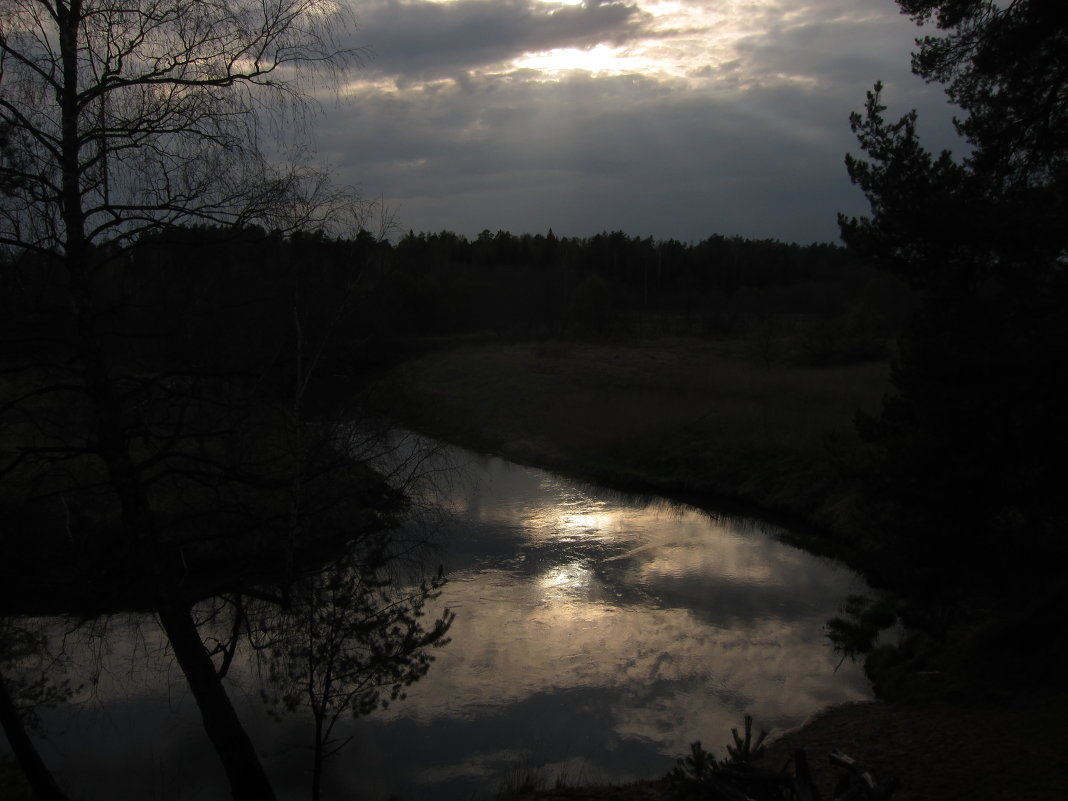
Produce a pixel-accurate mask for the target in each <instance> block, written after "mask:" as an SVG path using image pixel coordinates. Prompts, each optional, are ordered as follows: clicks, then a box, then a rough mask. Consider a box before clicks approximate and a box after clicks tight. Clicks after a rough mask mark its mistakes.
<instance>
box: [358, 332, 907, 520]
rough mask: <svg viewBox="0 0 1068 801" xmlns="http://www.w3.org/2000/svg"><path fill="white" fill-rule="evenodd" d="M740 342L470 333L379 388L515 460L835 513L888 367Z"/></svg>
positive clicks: (404, 409) (451, 431) (628, 484)
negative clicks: (795, 359)
mask: <svg viewBox="0 0 1068 801" xmlns="http://www.w3.org/2000/svg"><path fill="white" fill-rule="evenodd" d="M749 353H750V349H749V348H748V347H747V345H746V343H732V342H710V341H707V340H658V341H655V342H652V343H644V344H624V345H612V344H601V343H591V344H581V343H549V344H503V343H492V344H481V345H470V346H466V347H462V348H458V349H455V350H450V351H444V352H437V353H432V354H430V355H427V356H424V357H422V358H420V359H417V360H414V361H411V362H408V363H406V364H404V365H403V366H402V367H401V368H399V369H398V370H396V371H394V373H392V374H391V376H390V377H389V378H388V379H386V381H385V382H383V383H381V384H379V385H378V386H377V388H376V390H377V391H376V395H375V397H376V400H377V403H378V405H379V406H380V407H382V408H385V409H386V410H388V411H391V412H392V413H393V414H394V415H395V416H396V417H397V418H398V419H400V420H401V421H404V422H406V423H409V424H411V425H413V426H415V427H418V428H422V429H424V430H426V431H428V432H430V433H434V434H438V435H441V436H443V437H445V438H447V439H452V440H455V441H458V442H461V443H464V444H468V445H471V446H473V447H476V448H480V449H484V450H490V451H494V452H498V453H501V454H503V455H506V456H509V457H511V458H514V459H517V460H519V461H527V462H532V463H536V464H539V465H543V466H548V467H553V468H556V469H560V470H563V471H565V472H569V473H572V474H576V475H579V476H583V477H588V478H591V479H595V480H598V481H602V482H606V483H609V484H613V485H616V486H620V487H623V488H641V489H647V490H655V491H659V492H663V493H667V494H675V495H682V496H690V497H693V496H698V497H712V496H718V497H719V498H731V499H736V500H741V501H745V502H748V503H752V504H755V505H758V506H761V507H763V508H765V509H768V510H778V511H783V512H790V513H793V514H796V515H798V516H801V517H805V518H808V519H810V520H815V521H818V522H821V523H823V524H833V520H832V519H831V518H832V517H833V516H834V514H836V513H837V512H836V511H835V510H836V509H837V508H839V507H840V506H841V502H842V499H841V498H834V497H832V496H834V495H835V490H836V485H837V483H838V475H839V472H838V470H837V469H836V467H835V464H834V460H835V459H836V458H839V457H840V456H841V455H842V454H843V453H845V452H847V451H848V450H849V448H850V447H851V440H852V436H853V433H852V418H853V415H854V414H855V412H856V410H857V409H858V408H867V409H873V408H876V407H877V405H878V402H879V399H880V398H881V397H882V395H883V394H884V392H885V391H886V387H887V377H888V367H887V365H886V364H885V363H875V362H868V363H860V364H851V365H844V366H837V367H829V368H811V367H797V366H789V365H782V364H772V365H771V366H770V368H769V367H766V366H765V365H764V364H763V362H761V361H759V360H755V359H753V358H752V357H751V355H749ZM832 439H833V440H834V441H835V442H837V445H836V446H835V448H832V447H831V445H830V443H831V441H832Z"/></svg>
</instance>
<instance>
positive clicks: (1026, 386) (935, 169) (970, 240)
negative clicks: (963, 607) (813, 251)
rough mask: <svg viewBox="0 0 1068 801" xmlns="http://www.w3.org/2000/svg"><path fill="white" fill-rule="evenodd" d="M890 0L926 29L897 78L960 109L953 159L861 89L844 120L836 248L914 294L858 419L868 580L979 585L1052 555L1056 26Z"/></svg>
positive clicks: (1065, 238)
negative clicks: (885, 377)
mask: <svg viewBox="0 0 1068 801" xmlns="http://www.w3.org/2000/svg"><path fill="white" fill-rule="evenodd" d="M898 2H899V4H900V6H901V7H902V9H903V11H904V12H905V13H908V14H910V15H911V16H912V17H913V18H914V19H915V20H916V21H917V22H920V23H926V22H930V21H932V20H933V21H934V22H935V23H936V24H937V25H938V27H939V28H940V29H941V30H942V35H938V36H928V37H927V38H925V39H923V40H922V41H919V42H918V46H919V49H918V51H917V52H916V53H915V54H914V56H913V68H914V71H915V72H916V73H917V74H918V75H920V76H922V77H923V78H925V79H926V80H928V81H933V82H939V83H943V84H944V85H945V88H946V92H947V94H948V95H949V97H950V99H951V100H952V101H953V102H954V103H956V104H957V105H958V106H959V107H960V108H961V109H962V111H963V116H962V117H961V118H960V119H959V120H957V122H956V125H957V130H958V132H959V134H960V135H961V137H962V138H963V150H964V155H962V156H956V157H955V156H954V155H952V154H951V153H948V152H942V153H940V154H937V155H936V154H933V153H931V152H929V151H928V150H926V149H925V148H924V147H923V146H922V144H921V142H920V138H919V135H918V132H917V126H918V122H919V121H918V118H917V115H916V113H915V112H911V113H909V114H907V115H905V116H904V117H902V118H900V119H899V120H897V121H890V120H887V119H886V117H885V116H884V113H885V111H886V107H885V106H884V105H883V101H882V94H881V90H882V87H881V86H880V85H878V84H877V85H876V87H875V90H874V91H872V92H870V93H869V94H868V100H867V105H866V109H865V112H864V113H863V114H854V115H853V117H852V120H851V122H852V128H853V130H854V132H855V133H856V134H857V137H858V140H859V143H860V147H861V149H862V150H863V151H864V153H865V154H866V158H855V157H852V156H850V157H847V167H848V171H849V175H850V177H851V178H852V180H853V181H854V183H856V184H857V185H858V186H860V188H861V189H862V190H863V191H864V193H865V195H866V196H867V198H868V200H869V201H870V204H871V215H870V216H869V217H862V218H859V219H857V218H845V217H842V218H841V220H840V222H841V228H842V235H843V238H844V239H845V241H846V242H847V243H848V244H849V245H850V246H851V247H852V248H854V249H856V250H857V251H859V252H860V253H862V254H863V256H864V257H865V258H866V259H867V260H869V261H870V262H872V263H874V264H876V265H878V266H880V267H882V268H884V269H887V270H890V271H892V272H893V273H895V274H897V275H899V276H902V277H903V278H905V279H907V280H908V281H909V282H910V283H911V284H912V286H913V287H914V288H916V289H917V290H918V291H919V292H920V293H921V298H922V300H921V302H920V307H919V309H918V311H917V312H916V314H915V315H914V317H913V319H912V321H911V323H910V324H909V325H908V327H907V330H906V331H905V333H904V335H903V336H902V337H901V339H900V355H899V358H898V360H897V362H896V365H895V368H894V372H893V392H892V393H891V394H890V395H889V396H888V397H887V398H886V400H885V402H884V406H883V409H882V412H881V414H879V415H875V416H869V415H861V416H860V417H859V418H858V425H859V430H860V432H861V434H862V435H863V437H864V439H865V440H866V441H867V443H869V445H870V446H871V448H872V462H871V464H870V465H869V469H868V470H867V471H866V472H865V476H866V479H867V481H866V484H867V491H868V495H869V498H870V507H869V510H868V524H869V525H870V526H871V527H872V528H873V529H874V534H875V536H877V537H878V538H879V539H880V541H881V542H882V543H883V544H884V545H885V554H884V555H885V556H887V557H889V558H888V559H885V560H883V561H882V566H883V568H884V569H886V570H888V571H890V572H892V573H893V575H892V576H884V578H891V579H892V580H894V581H895V582H897V583H902V582H906V583H909V584H911V585H912V588H913V589H914V590H918V591H919V590H922V591H924V592H932V591H935V590H938V589H941V590H948V591H950V592H955V591H958V590H960V589H961V588H962V587H968V586H973V587H974V586H976V585H977V583H979V584H983V585H984V591H986V592H994V591H996V590H997V588H998V587H1003V586H1006V585H1011V582H1007V581H1003V579H1005V578H1006V577H1010V576H1011V575H1012V574H1013V572H1014V571H1015V570H1018V569H1020V568H1021V567H1022V566H1023V565H1025V564H1026V565H1029V566H1030V568H1031V569H1032V570H1040V571H1041V570H1043V569H1054V568H1056V567H1057V563H1058V561H1059V560H1058V559H1057V558H1056V557H1055V554H1059V553H1061V552H1062V550H1063V536H1062V535H1061V534H1060V531H1061V527H1062V523H1063V511H1062V506H1063V504H1062V503H1061V501H1060V495H1061V487H1060V479H1059V478H1058V475H1059V474H1060V472H1061V463H1062V461H1063V454H1064V452H1065V448H1066V447H1068V418H1066V417H1065V415H1064V409H1065V408H1066V404H1068V378H1066V376H1065V374H1064V371H1063V370H1061V369H1060V368H1059V367H1058V365H1063V364H1064V363H1065V362H1066V360H1068V226H1066V225H1065V223H1064V221H1065V220H1066V219H1068V163H1066V158H1065V157H1066V155H1068V129H1066V124H1068V14H1065V9H1064V4H1063V3H1061V2H1058V1H1057V0H1013V2H1011V3H996V2H990V1H989V0H898ZM991 578H993V579H996V580H995V581H993V582H991V581H990V579H991Z"/></svg>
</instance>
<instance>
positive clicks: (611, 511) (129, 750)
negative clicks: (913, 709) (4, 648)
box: [41, 448, 870, 801]
mask: <svg viewBox="0 0 1068 801" xmlns="http://www.w3.org/2000/svg"><path fill="white" fill-rule="evenodd" d="M442 458H444V460H445V463H446V465H445V467H442V465H441V464H438V465H437V467H438V468H441V469H435V470H433V471H431V473H432V475H434V476H435V477H436V479H435V480H432V481H429V482H425V483H423V484H422V485H421V487H420V489H419V490H418V493H417V494H418V496H419V501H420V504H419V508H420V509H421V510H422V513H421V514H420V515H419V516H418V517H417V519H414V520H413V521H412V522H411V523H410V524H409V525H408V531H407V534H408V535H409V536H412V537H415V538H424V536H425V538H426V539H427V540H428V544H427V546H426V547H425V549H424V551H423V556H422V558H423V559H424V561H426V562H427V563H428V564H435V565H436V564H437V562H440V563H441V564H442V565H443V566H444V568H445V572H446V575H447V577H448V584H447V585H446V587H445V589H444V591H443V593H442V595H441V597H440V598H439V599H438V600H437V601H436V602H435V603H436V604H440V605H443V606H447V607H448V608H450V609H452V610H453V611H455V613H456V620H455V623H454V624H453V627H452V629H451V632H450V636H451V642H450V643H449V644H448V645H447V646H445V647H444V648H442V649H440V650H438V651H436V656H437V660H436V661H435V662H434V664H433V665H432V667H431V669H430V672H429V674H428V675H427V676H426V677H424V678H423V679H422V680H421V681H419V682H418V683H416V684H415V685H413V686H412V687H411V688H409V690H408V693H407V698H406V699H405V700H403V701H398V702H396V703H394V704H393V705H391V706H390V707H389V708H388V709H386V710H384V711H380V712H376V713H374V714H372V715H370V716H368V717H366V718H360V719H357V720H355V721H352V720H345V721H344V722H343V723H342V724H341V725H342V730H341V731H340V733H341V735H342V736H345V737H351V738H352V739H351V742H349V743H348V745H347V746H346V747H345V748H344V750H342V751H341V753H340V754H339V755H338V756H336V757H335V758H333V759H332V760H331V761H330V762H329V763H328V764H327V770H326V792H325V794H324V797H325V798H345V799H350V798H361V799H386V798H390V797H397V798H405V799H415V798H426V797H433V798H435V799H439V800H440V801H452V800H453V799H456V801H460V800H461V799H479V798H492V797H493V796H494V795H495V793H496V791H497V790H498V788H499V787H500V786H501V785H502V783H505V782H507V781H509V778H511V779H512V780H514V779H516V778H517V777H520V776H538V777H541V778H542V779H544V780H545V781H547V782H548V783H549V784H552V783H553V782H554V781H556V780H557V779H558V778H559V779H562V780H564V781H567V782H570V783H586V782H612V783H618V782H622V781H627V780H630V779H639V778H653V777H657V776H661V775H663V774H664V773H666V772H667V771H668V770H670V768H671V767H672V765H673V761H674V758H675V757H676V756H679V755H682V754H683V753H685V752H687V751H688V748H689V744H690V743H691V742H692V741H694V740H701V741H702V742H703V743H704V744H705V746H706V747H708V748H710V749H711V750H713V751H714V752H717V753H718V754H722V750H723V745H724V744H725V743H727V742H728V741H729V739H730V729H731V727H736V726H739V725H740V724H741V721H742V717H743V715H744V714H745V713H749V714H752V715H753V716H754V718H755V720H756V725H757V726H758V727H763V728H767V729H769V730H773V731H774V730H784V729H788V728H791V727H795V726H798V725H800V724H801V723H803V722H804V721H805V720H806V718H808V717H809V716H811V715H813V714H814V713H816V712H817V711H819V710H820V709H823V708H825V707H827V706H829V705H832V704H836V703H841V702H845V701H854V700H862V699H866V698H869V697H870V690H869V688H868V685H867V683H866V681H865V680H864V678H863V675H862V674H861V671H860V670H859V669H858V668H857V667H856V666H855V665H852V664H851V663H848V662H846V663H845V664H842V665H841V666H840V667H838V669H837V670H836V667H837V666H838V662H839V659H838V657H837V656H836V655H835V654H834V653H833V651H832V649H831V647H830V645H829V644H828V642H827V641H826V639H825V638H824V636H823V626H824V624H825V622H826V620H827V619H828V618H829V617H831V616H833V615H834V614H835V613H836V611H837V609H838V607H839V605H840V603H841V602H842V600H843V599H844V598H845V596H846V595H848V594H850V593H855V592H860V591H863V589H864V584H863V582H862V580H861V579H860V578H859V577H857V576H856V575H855V574H854V573H852V572H851V571H849V570H847V569H845V568H844V567H842V566H840V565H838V564H836V563H834V562H833V561H830V560H827V559H823V558H819V557H815V556H812V555H810V554H808V553H806V552H804V551H801V550H798V549H796V548H793V547H791V546H788V545H785V544H783V543H781V542H780V541H779V540H778V539H777V538H776V534H777V533H778V530H777V529H776V527H775V526H772V525H769V524H766V523H762V522H760V521H758V520H753V519H744V518H737V517H728V516H720V515H716V514H714V513H710V512H708V511H703V510H700V509H696V508H693V507H689V506H685V505H679V504H675V503H671V502H669V501H666V500H663V499H656V498H635V497H629V496H625V495H621V494H619V493H616V492H612V491H609V490H605V489H601V488H596V487H590V486H588V485H584V484H580V483H577V482H574V481H571V480H567V479H564V478H561V477H559V476H556V475H553V474H551V473H548V472H545V471H542V470H537V469H533V468H529V467H524V466H520V465H516V464H513V463H510V462H507V461H505V460H502V459H499V458H495V457H486V456H480V455H477V454H473V453H470V452H467V451H462V450H460V449H454V448H451V449H448V450H447V451H446V452H445V453H444V455H443V456H442ZM49 625H50V626H51V630H52V631H53V634H54V637H53V641H54V642H56V641H59V640H64V641H66V643H67V645H68V647H69V644H70V642H72V641H73V640H78V641H79V642H81V646H80V647H89V648H90V649H91V650H90V653H92V658H91V659H88V660H83V662H82V663H80V664H79V665H76V666H75V667H74V668H73V671H72V675H71V676H70V679H71V681H72V682H73V683H74V684H75V685H81V688H80V690H79V691H78V692H77V693H76V695H75V699H76V702H75V703H70V704H64V705H62V706H60V707H58V708H56V709H54V710H46V711H45V712H43V714H42V718H43V725H42V728H41V731H42V734H43V739H42V752H43V754H44V756H45V759H46V761H47V762H48V763H49V764H50V765H52V766H53V768H54V770H55V772H56V774H57V775H58V777H59V779H60V781H61V783H62V784H63V785H64V786H66V787H67V788H68V789H70V790H71V791H72V795H74V796H76V797H84V798H86V799H95V798H107V799H109V801H121V800H122V799H139V800H140V799H196V800H197V801H212V800H213V799H225V798H227V792H226V783H225V779H224V777H223V775H222V772H221V769H220V768H219V767H218V765H217V758H216V757H215V755H214V753H213V752H212V751H211V749H210V745H209V744H208V742H207V740H206V737H205V736H204V732H203V729H202V727H201V726H200V723H199V719H198V716H197V714H196V711H195V709H194V708H193V707H192V704H191V701H190V699H189V696H188V692H187V690H186V689H185V687H184V684H183V681H182V678H181V676H180V674H179V673H178V672H177V670H176V668H175V667H174V666H173V665H172V663H171V660H170V658H169V654H168V652H167V649H166V647H165V644H164V643H163V642H162V639H161V637H160V635H159V633H158V631H157V630H156V629H155V627H154V625H153V624H152V622H151V620H149V619H145V618H143V617H138V616H134V615H120V616H114V617H112V618H109V619H108V620H106V621H97V622H96V623H95V624H93V625H89V626H87V625H81V626H79V627H77V628H75V627H74V626H73V625H72V624H66V623H62V622H51V623H50V624H49ZM238 661H239V662H240V661H241V660H238ZM258 686H259V685H258V682H257V674H256V672H255V670H253V669H252V668H251V667H250V666H249V664H248V663H243V664H241V665H238V667H237V668H235V669H234V670H233V671H232V674H231V679H230V691H231V694H232V696H233V697H234V699H235V704H236V705H237V706H238V707H239V711H240V713H241V715H242V717H243V719H244V720H245V721H246V724H247V726H248V728H249V730H250V732H251V734H252V736H253V739H254V741H255V742H256V745H257V747H258V749H259V751H260V753H261V755H262V757H263V758H264V760H265V762H266V763H267V765H268V769H269V772H270V774H271V776H272V778H273V779H274V780H275V781H276V783H277V786H278V788H279V795H280V797H281V798H283V799H294V800H295V799H302V798H306V797H307V787H308V770H307V764H308V755H307V752H306V750H305V749H303V748H302V747H301V745H302V744H306V743H307V741H308V737H309V734H308V726H309V722H308V721H307V720H306V719H303V718H301V717H299V716H298V717H293V716H290V717H286V718H284V719H283V721H282V722H280V723H279V722H275V721H274V720H271V719H270V718H269V717H268V716H267V714H266V713H265V709H264V706H263V704H262V703H261V701H260V699H259V692H258Z"/></svg>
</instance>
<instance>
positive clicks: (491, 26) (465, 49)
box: [357, 0, 648, 81]
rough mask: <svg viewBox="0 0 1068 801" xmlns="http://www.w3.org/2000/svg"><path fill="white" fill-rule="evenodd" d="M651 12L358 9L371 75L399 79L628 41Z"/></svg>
mask: <svg viewBox="0 0 1068 801" xmlns="http://www.w3.org/2000/svg"><path fill="white" fill-rule="evenodd" d="M647 20H648V15H646V14H644V13H642V12H641V11H640V10H639V8H638V7H637V6H636V5H632V4H629V3H622V2H601V3H587V4H584V5H581V6H556V5H552V4H547V3H539V2H536V0H500V2H485V0H457V2H451V3H433V2H426V1H425V0H423V1H422V2H411V3H408V2H397V0H389V1H388V2H378V3H374V4H372V5H370V6H369V7H367V8H366V9H363V10H361V11H360V12H359V15H358V22H359V30H358V40H357V43H358V44H363V45H365V46H366V47H367V48H368V52H369V54H370V56H371V57H370V59H369V60H368V62H367V67H368V70H369V72H370V73H371V74H372V75H386V76H390V77H395V78H397V79H398V80H400V81H412V80H421V81H426V80H433V79H435V78H442V77H454V76H456V75H458V74H461V73H464V72H467V71H469V70H472V69H476V68H479V67H486V66H492V65H496V64H501V63H506V62H508V61H509V60H511V59H515V58H519V57H520V56H522V55H523V54H525V53H528V52H537V51H542V50H550V49H553V48H559V47H580V48H583V47H592V46H593V45H596V44H600V43H611V44H622V43H623V42H626V41H628V40H631V39H635V38H638V37H641V36H642V35H643V25H644V23H645V22H647Z"/></svg>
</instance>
